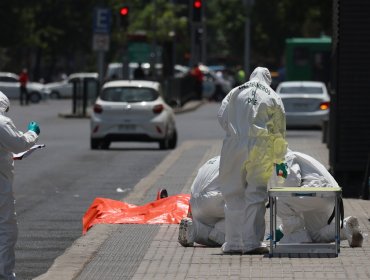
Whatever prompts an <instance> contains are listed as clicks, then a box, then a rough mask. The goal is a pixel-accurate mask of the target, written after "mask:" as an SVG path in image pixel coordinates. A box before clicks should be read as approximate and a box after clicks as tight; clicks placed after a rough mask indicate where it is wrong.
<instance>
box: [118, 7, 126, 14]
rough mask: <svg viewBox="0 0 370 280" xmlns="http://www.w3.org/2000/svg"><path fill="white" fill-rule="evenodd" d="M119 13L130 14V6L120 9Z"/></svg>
mask: <svg viewBox="0 0 370 280" xmlns="http://www.w3.org/2000/svg"><path fill="white" fill-rule="evenodd" d="M119 14H120V15H121V16H127V15H128V7H122V8H121V9H120V10H119Z"/></svg>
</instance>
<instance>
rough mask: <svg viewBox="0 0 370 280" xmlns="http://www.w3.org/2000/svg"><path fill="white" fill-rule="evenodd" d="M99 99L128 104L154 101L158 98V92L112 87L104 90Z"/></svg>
mask: <svg viewBox="0 0 370 280" xmlns="http://www.w3.org/2000/svg"><path fill="white" fill-rule="evenodd" d="M100 98H101V99H102V100H105V101H113V102H129V103H134V102H142V101H154V100H156V99H157V98H158V92H156V91H155V90H153V89H151V88H137V87H114V88H106V89H104V90H103V92H102V94H101V96H100Z"/></svg>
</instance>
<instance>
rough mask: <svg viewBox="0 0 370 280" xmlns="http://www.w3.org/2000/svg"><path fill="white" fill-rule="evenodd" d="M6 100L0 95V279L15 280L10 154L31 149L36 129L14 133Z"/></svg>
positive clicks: (14, 221) (37, 129)
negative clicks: (7, 114)
mask: <svg viewBox="0 0 370 280" xmlns="http://www.w3.org/2000/svg"><path fill="white" fill-rule="evenodd" d="M9 105H10V104H9V100H8V98H7V97H6V96H5V95H4V94H3V93H2V92H1V91H0V279H15V274H14V271H13V270H14V265H15V253H14V247H15V243H16V241H17V236H18V228H17V221H16V215H15V205H14V203H15V202H14V196H13V190H12V185H13V169H14V162H13V153H20V152H24V151H26V150H28V149H29V148H31V147H32V146H33V145H34V144H35V143H36V141H37V138H38V134H39V133H40V128H39V126H38V124H37V123H35V122H31V123H30V124H29V125H28V131H27V132H25V133H22V132H20V131H18V130H17V128H16V127H15V125H14V124H13V122H12V120H11V119H10V118H8V117H6V116H5V113H6V112H8V110H9Z"/></svg>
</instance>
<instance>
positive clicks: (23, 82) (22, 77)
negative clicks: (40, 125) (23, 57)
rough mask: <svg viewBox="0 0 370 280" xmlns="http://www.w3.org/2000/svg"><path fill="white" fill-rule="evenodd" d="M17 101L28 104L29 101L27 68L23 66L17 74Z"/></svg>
mask: <svg viewBox="0 0 370 280" xmlns="http://www.w3.org/2000/svg"><path fill="white" fill-rule="evenodd" d="M19 83H20V87H19V101H20V104H21V105H23V103H24V104H25V105H28V103H29V96H28V91H27V83H28V71H27V68H23V69H22V72H21V73H20V74H19Z"/></svg>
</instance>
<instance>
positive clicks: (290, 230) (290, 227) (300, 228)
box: [269, 150, 363, 247]
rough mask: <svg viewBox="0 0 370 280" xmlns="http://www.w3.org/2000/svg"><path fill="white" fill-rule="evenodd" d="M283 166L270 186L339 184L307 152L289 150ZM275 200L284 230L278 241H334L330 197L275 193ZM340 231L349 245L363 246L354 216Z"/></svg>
mask: <svg viewBox="0 0 370 280" xmlns="http://www.w3.org/2000/svg"><path fill="white" fill-rule="evenodd" d="M285 167H286V170H285V171H286V174H285V176H284V174H283V173H282V172H278V171H279V170H278V169H277V172H274V173H273V175H272V177H271V179H270V181H269V187H302V188H304V187H328V188H330V187H339V186H338V183H337V182H336V181H335V179H334V178H333V176H331V174H330V173H329V172H328V171H327V169H326V168H325V167H324V166H323V165H322V164H321V163H320V162H319V161H317V160H316V159H314V158H313V157H311V156H309V155H306V154H303V153H299V152H293V151H290V150H288V152H287V154H286V156H285ZM279 173H280V174H279ZM277 203H278V207H277V215H278V216H279V217H280V218H281V220H282V225H281V227H280V228H281V230H282V232H283V234H284V236H283V238H282V239H281V240H280V242H281V243H301V242H316V243H327V242H334V241H335V224H334V221H330V220H331V219H330V217H331V216H332V213H333V210H334V205H335V201H334V200H333V198H321V197H301V198H297V197H278V202H277ZM340 235H341V236H340V237H341V239H342V240H344V239H347V240H348V243H349V245H350V246H351V247H361V246H362V241H363V235H362V233H361V230H360V228H359V223H358V219H357V218H356V217H351V216H350V217H347V218H345V219H344V221H343V226H342V229H341V232H340Z"/></svg>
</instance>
